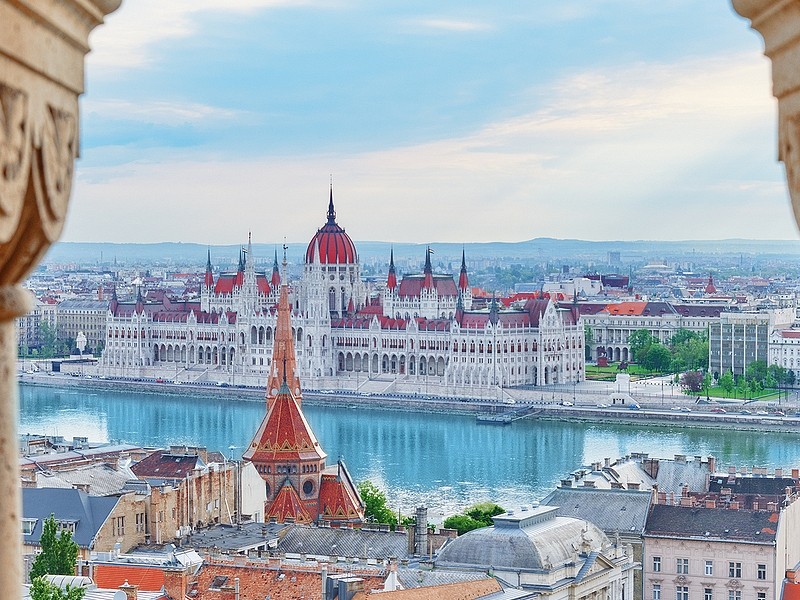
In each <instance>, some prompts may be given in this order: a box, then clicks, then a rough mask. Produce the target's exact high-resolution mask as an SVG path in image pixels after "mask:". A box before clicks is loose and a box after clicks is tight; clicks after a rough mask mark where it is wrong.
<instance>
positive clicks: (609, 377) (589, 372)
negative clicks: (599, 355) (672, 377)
mask: <svg viewBox="0 0 800 600" xmlns="http://www.w3.org/2000/svg"><path fill="white" fill-rule="evenodd" d="M617 365H618V363H611V364H609V365H608V366H607V367H598V366H597V365H586V379H592V380H594V381H614V379H615V378H616V376H617V373H627V374H628V375H630V376H631V381H636V380H637V379H641V378H642V377H653V376H655V375H660V373H654V372H653V371H648V370H647V369H645V368H643V367H640V366H639V365H637V364H628V369H627V370H626V371H620V370H618V369H617Z"/></svg>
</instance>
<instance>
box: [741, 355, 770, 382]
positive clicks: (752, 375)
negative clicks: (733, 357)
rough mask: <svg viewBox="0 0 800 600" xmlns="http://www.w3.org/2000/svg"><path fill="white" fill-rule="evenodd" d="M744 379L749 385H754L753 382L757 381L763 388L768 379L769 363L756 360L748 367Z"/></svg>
mask: <svg viewBox="0 0 800 600" xmlns="http://www.w3.org/2000/svg"><path fill="white" fill-rule="evenodd" d="M744 378H745V379H746V380H747V382H748V383H751V384H752V382H754V381H756V382H758V383H759V384H760V385H762V386H763V384H764V381H765V380H766V379H767V363H766V362H765V361H763V360H754V361H753V362H751V363H750V364H749V365H747V370H746V371H745V373H744Z"/></svg>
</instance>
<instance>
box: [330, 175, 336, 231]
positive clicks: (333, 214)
mask: <svg viewBox="0 0 800 600" xmlns="http://www.w3.org/2000/svg"><path fill="white" fill-rule="evenodd" d="M328 224H329V225H335V224H336V210H335V209H334V208H333V179H331V198H330V200H329V201H328Z"/></svg>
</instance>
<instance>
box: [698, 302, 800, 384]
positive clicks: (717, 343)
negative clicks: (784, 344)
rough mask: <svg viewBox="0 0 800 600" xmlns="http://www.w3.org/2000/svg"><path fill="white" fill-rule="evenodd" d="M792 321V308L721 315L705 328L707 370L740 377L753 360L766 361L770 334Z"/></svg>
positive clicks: (793, 315)
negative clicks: (706, 334) (707, 334)
mask: <svg viewBox="0 0 800 600" xmlns="http://www.w3.org/2000/svg"><path fill="white" fill-rule="evenodd" d="M794 319H795V311H794V309H793V308H783V309H777V310H769V311H762V312H746V313H728V312H725V313H722V314H721V315H720V318H719V320H718V321H717V322H715V323H712V324H711V325H710V328H709V336H708V368H709V370H710V371H711V372H712V373H714V374H716V375H721V374H723V373H726V372H728V371H730V372H731V373H733V375H734V376H741V375H744V373H745V371H746V370H747V365H749V364H750V363H752V362H754V361H757V360H760V361H764V362H767V361H768V360H769V359H770V353H769V343H770V336H771V335H772V332H773V331H775V330H776V329H782V328H785V327H788V326H789V325H791V324H792V323H793V322H794Z"/></svg>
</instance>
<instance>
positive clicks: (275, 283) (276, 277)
mask: <svg viewBox="0 0 800 600" xmlns="http://www.w3.org/2000/svg"><path fill="white" fill-rule="evenodd" d="M269 283H270V285H271V286H272V289H273V290H277V289H278V287H280V285H281V271H280V269H279V268H278V249H277V248H275V261H274V262H273V263H272V279H270V282H269Z"/></svg>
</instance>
